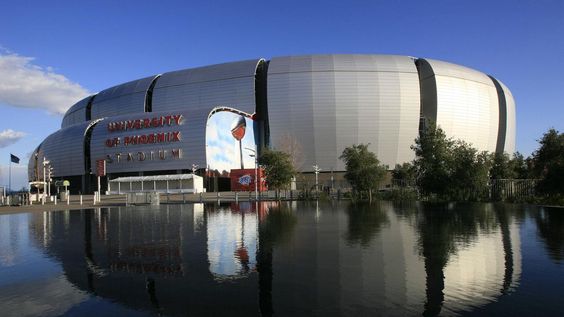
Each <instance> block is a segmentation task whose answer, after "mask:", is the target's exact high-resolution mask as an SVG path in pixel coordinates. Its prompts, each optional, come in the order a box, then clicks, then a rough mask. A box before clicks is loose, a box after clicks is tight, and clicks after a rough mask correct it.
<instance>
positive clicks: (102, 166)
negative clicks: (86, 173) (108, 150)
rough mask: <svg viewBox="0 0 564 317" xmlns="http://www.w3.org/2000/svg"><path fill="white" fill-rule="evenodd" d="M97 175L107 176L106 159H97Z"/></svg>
mask: <svg viewBox="0 0 564 317" xmlns="http://www.w3.org/2000/svg"><path fill="white" fill-rule="evenodd" d="M96 176H106V160H104V159H102V160H96Z"/></svg>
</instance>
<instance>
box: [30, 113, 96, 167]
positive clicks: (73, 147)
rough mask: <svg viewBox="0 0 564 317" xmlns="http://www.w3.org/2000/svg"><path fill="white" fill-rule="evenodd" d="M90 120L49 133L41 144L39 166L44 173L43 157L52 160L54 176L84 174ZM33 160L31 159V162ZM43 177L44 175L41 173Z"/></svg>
mask: <svg viewBox="0 0 564 317" xmlns="http://www.w3.org/2000/svg"><path fill="white" fill-rule="evenodd" d="M89 124H90V121H85V122H83V123H81V124H75V125H72V126H70V127H68V128H65V129H61V130H59V131H57V132H55V133H53V134H51V135H49V136H48V137H47V138H46V139H45V141H43V143H42V144H41V148H40V149H39V154H38V158H39V160H38V167H39V168H40V169H41V173H43V172H42V171H43V170H42V168H43V165H42V164H43V157H45V158H46V159H47V160H48V161H50V162H51V166H52V167H53V170H54V173H53V174H52V176H54V177H60V176H74V175H84V173H85V171H84V134H85V132H86V129H87V128H88V126H89ZM31 162H32V160H30V164H31ZM41 177H43V175H41Z"/></svg>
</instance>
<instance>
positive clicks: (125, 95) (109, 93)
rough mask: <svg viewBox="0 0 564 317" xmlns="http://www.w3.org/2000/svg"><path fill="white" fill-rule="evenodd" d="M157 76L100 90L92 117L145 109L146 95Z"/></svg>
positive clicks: (93, 103)
mask: <svg viewBox="0 0 564 317" xmlns="http://www.w3.org/2000/svg"><path fill="white" fill-rule="evenodd" d="M154 78H155V76H150V77H145V78H142V79H138V80H134V81H130V82H128V83H125V84H121V85H117V86H114V87H111V88H108V89H106V90H103V91H101V92H99V93H98V94H97V95H96V98H94V101H93V102H92V110H91V119H92V120H94V119H98V118H104V117H111V116H117V115H122V114H127V113H138V112H144V111H145V96H146V94H147V90H148V89H149V86H150V85H151V82H152V81H153V79H154Z"/></svg>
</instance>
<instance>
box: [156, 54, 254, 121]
mask: <svg viewBox="0 0 564 317" xmlns="http://www.w3.org/2000/svg"><path fill="white" fill-rule="evenodd" d="M258 62H259V60H258V59H257V60H249V61H243V62H234V63H227V64H220V65H212V66H208V67H201V68H195V69H187V70H182V71H177V72H170V73H165V74H163V75H162V76H161V77H160V78H159V80H158V81H157V83H156V85H155V88H154V90H153V111H170V110H182V109H194V110H195V109H200V110H203V111H206V110H207V111H209V110H210V109H212V108H213V107H216V106H227V107H232V108H236V109H239V110H241V111H244V112H247V113H254V112H255V108H256V107H255V71H256V67H257V65H258Z"/></svg>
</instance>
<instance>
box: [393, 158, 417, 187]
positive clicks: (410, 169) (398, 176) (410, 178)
mask: <svg viewBox="0 0 564 317" xmlns="http://www.w3.org/2000/svg"><path fill="white" fill-rule="evenodd" d="M392 178H393V179H394V180H397V181H401V182H402V183H403V184H402V185H413V184H415V179H416V178H417V171H416V170H415V166H414V165H413V164H411V163H407V162H406V163H403V164H401V165H400V164H396V167H395V168H394V169H393V170H392Z"/></svg>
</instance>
